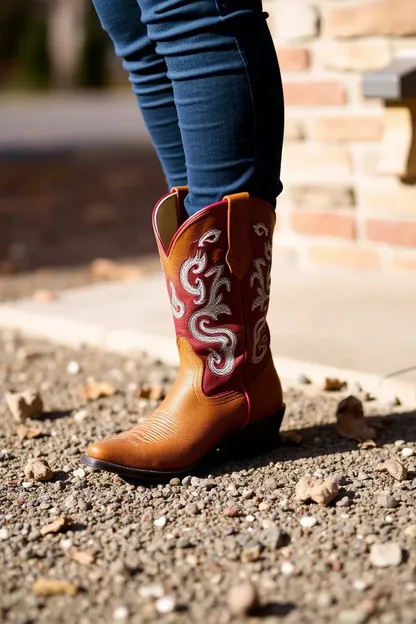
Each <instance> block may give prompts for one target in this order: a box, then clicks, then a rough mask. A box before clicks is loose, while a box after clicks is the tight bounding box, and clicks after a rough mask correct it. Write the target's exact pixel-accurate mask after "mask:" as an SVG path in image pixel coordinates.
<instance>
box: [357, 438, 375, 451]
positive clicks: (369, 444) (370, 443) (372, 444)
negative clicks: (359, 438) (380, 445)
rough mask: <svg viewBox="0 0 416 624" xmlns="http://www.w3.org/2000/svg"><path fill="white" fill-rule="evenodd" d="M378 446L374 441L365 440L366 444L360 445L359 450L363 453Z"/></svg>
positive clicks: (361, 443)
mask: <svg viewBox="0 0 416 624" xmlns="http://www.w3.org/2000/svg"><path fill="white" fill-rule="evenodd" d="M376 446H377V444H376V443H375V442H374V440H364V442H359V443H358V448H359V449H361V450H363V451H366V450H367V449H370V448H374V447H376Z"/></svg>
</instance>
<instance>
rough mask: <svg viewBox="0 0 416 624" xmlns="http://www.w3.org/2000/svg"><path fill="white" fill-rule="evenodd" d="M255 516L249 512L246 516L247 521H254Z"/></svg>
mask: <svg viewBox="0 0 416 624" xmlns="http://www.w3.org/2000/svg"><path fill="white" fill-rule="evenodd" d="M255 519H256V518H255V517H254V516H252V515H251V514H249V515H248V516H246V522H254V521H255Z"/></svg>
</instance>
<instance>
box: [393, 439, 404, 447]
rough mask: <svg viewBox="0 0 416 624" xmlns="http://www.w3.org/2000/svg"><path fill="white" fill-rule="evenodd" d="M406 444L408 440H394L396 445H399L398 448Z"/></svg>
mask: <svg viewBox="0 0 416 624" xmlns="http://www.w3.org/2000/svg"><path fill="white" fill-rule="evenodd" d="M405 444H406V442H405V441H404V440H396V441H395V442H394V446H397V447H398V448H400V447H401V446H404V445H405Z"/></svg>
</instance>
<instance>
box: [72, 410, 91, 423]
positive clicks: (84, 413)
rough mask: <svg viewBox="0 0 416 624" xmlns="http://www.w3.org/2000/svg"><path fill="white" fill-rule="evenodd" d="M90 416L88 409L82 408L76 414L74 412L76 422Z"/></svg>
mask: <svg viewBox="0 0 416 624" xmlns="http://www.w3.org/2000/svg"><path fill="white" fill-rule="evenodd" d="M87 416H88V412H87V410H86V409H80V410H78V412H77V413H76V414H74V420H75V422H82V421H83V420H85V419H86V418H87Z"/></svg>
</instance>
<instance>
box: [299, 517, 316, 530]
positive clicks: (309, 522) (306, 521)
mask: <svg viewBox="0 0 416 624" xmlns="http://www.w3.org/2000/svg"><path fill="white" fill-rule="evenodd" d="M299 522H300V525H301V526H302V527H303V528H304V529H312V528H313V527H314V526H315V525H316V523H317V520H316V518H314V517H313V516H303V517H302V518H301V519H300V521H299Z"/></svg>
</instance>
